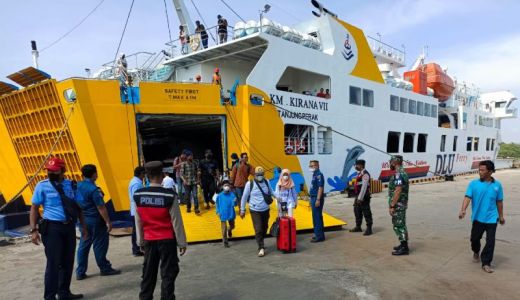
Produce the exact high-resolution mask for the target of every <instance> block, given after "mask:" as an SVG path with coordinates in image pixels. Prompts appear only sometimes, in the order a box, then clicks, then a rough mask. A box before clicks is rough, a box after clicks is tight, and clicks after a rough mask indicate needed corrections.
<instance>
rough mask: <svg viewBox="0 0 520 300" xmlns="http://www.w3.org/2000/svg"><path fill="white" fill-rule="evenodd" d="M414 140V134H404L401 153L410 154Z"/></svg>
mask: <svg viewBox="0 0 520 300" xmlns="http://www.w3.org/2000/svg"><path fill="white" fill-rule="evenodd" d="M414 140H415V133H409V132H405V133H404V145H403V152H405V153H410V152H413V142H414Z"/></svg>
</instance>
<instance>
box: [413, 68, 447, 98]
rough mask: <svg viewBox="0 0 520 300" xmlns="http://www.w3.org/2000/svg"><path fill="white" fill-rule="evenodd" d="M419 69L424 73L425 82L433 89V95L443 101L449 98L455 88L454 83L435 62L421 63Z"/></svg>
mask: <svg viewBox="0 0 520 300" xmlns="http://www.w3.org/2000/svg"><path fill="white" fill-rule="evenodd" d="M420 68H421V70H422V71H423V72H425V73H426V82H427V85H428V87H429V88H431V89H433V92H434V93H433V96H434V97H435V98H437V99H439V101H441V102H444V101H446V100H448V98H450V96H451V95H452V94H453V90H454V89H455V84H454V83H453V80H452V79H451V77H450V76H448V74H446V72H444V71H443V70H442V69H441V67H440V66H439V65H438V64H436V63H429V64H425V65H422V66H421V67H420Z"/></svg>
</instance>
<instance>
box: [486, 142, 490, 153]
mask: <svg viewBox="0 0 520 300" xmlns="http://www.w3.org/2000/svg"><path fill="white" fill-rule="evenodd" d="M490 148H491V139H486V151H489V149H490Z"/></svg>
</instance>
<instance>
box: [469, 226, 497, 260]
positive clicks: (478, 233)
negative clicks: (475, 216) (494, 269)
mask: <svg viewBox="0 0 520 300" xmlns="http://www.w3.org/2000/svg"><path fill="white" fill-rule="evenodd" d="M484 232H486V245H485V246H484V249H483V250H482V253H480V239H482V236H483V235H484ZM496 232H497V223H481V222H479V221H473V226H472V227H471V250H473V252H474V253H480V259H481V260H482V266H489V265H490V264H491V261H492V260H493V253H494V252H495V234H496Z"/></svg>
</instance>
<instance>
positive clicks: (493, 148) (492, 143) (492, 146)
mask: <svg viewBox="0 0 520 300" xmlns="http://www.w3.org/2000/svg"><path fill="white" fill-rule="evenodd" d="M491 151H495V139H492V140H491Z"/></svg>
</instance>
